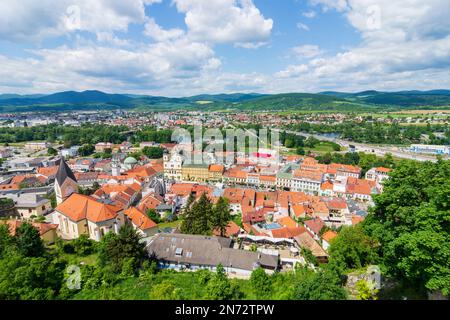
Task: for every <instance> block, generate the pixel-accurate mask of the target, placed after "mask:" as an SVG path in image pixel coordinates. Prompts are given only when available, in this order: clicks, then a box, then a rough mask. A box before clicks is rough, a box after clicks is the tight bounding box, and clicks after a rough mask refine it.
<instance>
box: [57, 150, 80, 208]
mask: <svg viewBox="0 0 450 320" xmlns="http://www.w3.org/2000/svg"><path fill="white" fill-rule="evenodd" d="M77 189H78V183H77V179H76V178H75V175H74V174H73V172H72V170H71V169H70V168H69V166H68V165H67V163H66V161H65V160H64V157H61V160H60V163H59V168H58V172H57V173H56V177H55V194H56V202H57V204H58V205H59V204H60V203H62V202H64V200H66V199H67V198H68V197H70V195H72V193H74V192H77Z"/></svg>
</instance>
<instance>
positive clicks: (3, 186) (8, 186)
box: [0, 184, 20, 190]
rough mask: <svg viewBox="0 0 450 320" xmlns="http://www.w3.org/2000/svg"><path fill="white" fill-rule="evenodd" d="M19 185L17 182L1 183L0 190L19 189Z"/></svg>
mask: <svg viewBox="0 0 450 320" xmlns="http://www.w3.org/2000/svg"><path fill="white" fill-rule="evenodd" d="M19 189H20V187H19V185H18V184H1V185H0V190H19Z"/></svg>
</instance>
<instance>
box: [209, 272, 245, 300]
mask: <svg viewBox="0 0 450 320" xmlns="http://www.w3.org/2000/svg"><path fill="white" fill-rule="evenodd" d="M240 294H241V293H240V292H239V290H238V288H237V287H236V286H235V285H233V284H231V283H230V280H228V278H227V275H226V273H225V269H224V268H223V266H222V265H220V264H219V265H218V266H217V270H216V273H215V274H214V275H213V276H212V278H211V279H210V280H209V281H208V284H207V285H206V295H205V298H206V299H208V300H231V299H233V298H237V297H239V296H240Z"/></svg>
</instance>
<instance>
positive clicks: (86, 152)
mask: <svg viewBox="0 0 450 320" xmlns="http://www.w3.org/2000/svg"><path fill="white" fill-rule="evenodd" d="M94 151H95V147H94V146H93V145H92V144H85V145H83V146H81V147H80V148H79V149H78V154H79V155H80V156H81V157H87V156H90V155H91V154H93V153H94Z"/></svg>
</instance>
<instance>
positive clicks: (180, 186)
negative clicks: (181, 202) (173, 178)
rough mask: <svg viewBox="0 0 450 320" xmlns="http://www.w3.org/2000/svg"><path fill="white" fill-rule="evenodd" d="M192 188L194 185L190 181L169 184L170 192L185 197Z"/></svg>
mask: <svg viewBox="0 0 450 320" xmlns="http://www.w3.org/2000/svg"><path fill="white" fill-rule="evenodd" d="M192 188H194V185H193V184H191V183H175V184H173V185H172V186H171V188H170V193H173V194H176V195H178V196H183V197H186V196H189V195H190V194H191V193H192Z"/></svg>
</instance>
